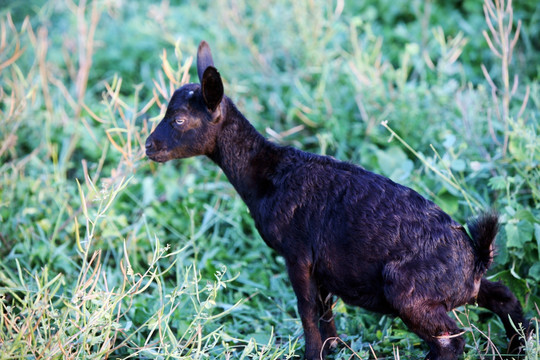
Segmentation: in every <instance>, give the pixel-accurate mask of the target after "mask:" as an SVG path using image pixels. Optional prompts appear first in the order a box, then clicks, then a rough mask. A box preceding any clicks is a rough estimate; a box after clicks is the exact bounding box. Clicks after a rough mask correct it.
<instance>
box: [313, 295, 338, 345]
mask: <svg viewBox="0 0 540 360" xmlns="http://www.w3.org/2000/svg"><path fill="white" fill-rule="evenodd" d="M333 305H334V299H333V296H332V294H331V293H330V292H328V291H327V290H326V289H325V288H324V287H320V288H319V293H318V297H317V306H318V308H319V332H320V333H321V340H322V342H323V345H324V352H325V353H328V352H330V351H331V350H332V349H334V348H336V347H337V337H338V335H337V331H336V325H335V323H334V314H333V313H332V307H333Z"/></svg>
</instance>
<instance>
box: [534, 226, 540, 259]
mask: <svg viewBox="0 0 540 360" xmlns="http://www.w3.org/2000/svg"><path fill="white" fill-rule="evenodd" d="M534 237H535V238H536V244H537V245H538V247H537V248H536V252H537V253H538V260H540V224H534Z"/></svg>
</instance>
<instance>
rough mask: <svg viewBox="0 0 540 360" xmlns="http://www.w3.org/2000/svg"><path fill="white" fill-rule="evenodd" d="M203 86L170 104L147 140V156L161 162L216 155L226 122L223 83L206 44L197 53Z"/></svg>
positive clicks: (187, 89) (183, 91)
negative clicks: (223, 117)
mask: <svg viewBox="0 0 540 360" xmlns="http://www.w3.org/2000/svg"><path fill="white" fill-rule="evenodd" d="M197 72H198V75H199V81H200V83H201V84H200V85H199V84H186V85H184V86H182V87H181V88H179V89H178V90H176V91H175V92H174V94H173V96H172V98H171V100H170V101H169V106H168V107H167V112H166V113H165V117H164V118H163V120H161V122H160V123H159V124H158V126H157V127H156V129H155V130H154V131H153V132H152V133H151V134H150V136H148V139H146V155H147V156H148V157H149V158H150V159H152V160H154V161H159V162H165V161H169V160H172V159H181V158H187V157H191V156H196V155H208V154H210V153H211V152H213V150H214V148H215V145H216V138H217V134H218V129H219V126H220V120H221V118H222V114H223V112H222V106H221V103H222V100H223V83H222V82H221V77H220V76H219V72H218V71H217V70H216V68H215V67H214V61H213V60H212V53H211V52H210V47H209V46H208V44H207V43H206V42H205V41H202V42H201V44H200V45H199V50H198V52H197Z"/></svg>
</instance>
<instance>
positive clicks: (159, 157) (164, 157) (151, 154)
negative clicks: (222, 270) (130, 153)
mask: <svg viewBox="0 0 540 360" xmlns="http://www.w3.org/2000/svg"><path fill="white" fill-rule="evenodd" d="M146 156H148V158H149V159H150V160H152V161H156V162H160V163H164V162H166V161H169V160H171V156H170V155H169V153H168V152H167V151H165V152H164V151H149V150H146Z"/></svg>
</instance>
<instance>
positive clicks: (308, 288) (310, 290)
mask: <svg viewBox="0 0 540 360" xmlns="http://www.w3.org/2000/svg"><path fill="white" fill-rule="evenodd" d="M297 260H298V259H293V260H292V261H287V269H288V271H289V278H290V280H291V284H292V287H293V289H294V292H295V294H296V298H297V301H298V312H299V314H300V319H301V320H302V326H303V328H304V337H305V340H306V355H305V358H306V359H307V360H319V359H321V358H322V352H321V350H322V341H321V334H320V333H319V329H318V326H317V324H318V322H319V312H318V308H317V300H318V296H319V294H318V290H317V284H316V282H315V279H314V278H313V276H312V274H311V264H306V263H302V262H299V261H297Z"/></svg>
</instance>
